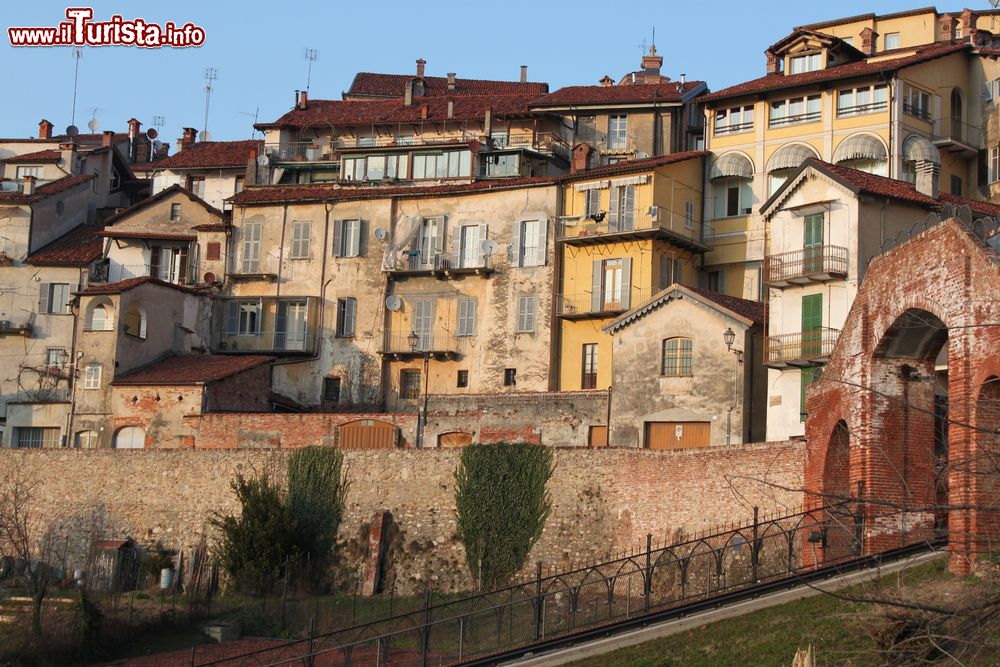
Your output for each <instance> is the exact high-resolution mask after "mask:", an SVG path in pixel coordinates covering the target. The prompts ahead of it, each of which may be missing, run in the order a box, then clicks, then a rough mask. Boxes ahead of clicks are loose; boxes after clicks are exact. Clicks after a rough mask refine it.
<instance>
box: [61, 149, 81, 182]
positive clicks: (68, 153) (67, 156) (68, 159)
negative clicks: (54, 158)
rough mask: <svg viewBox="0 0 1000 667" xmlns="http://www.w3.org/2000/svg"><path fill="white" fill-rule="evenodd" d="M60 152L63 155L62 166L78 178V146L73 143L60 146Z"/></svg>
mask: <svg viewBox="0 0 1000 667" xmlns="http://www.w3.org/2000/svg"><path fill="white" fill-rule="evenodd" d="M59 152H60V153H62V155H61V156H60V164H62V165H63V168H64V169H66V171H68V172H69V173H71V174H73V175H74V176H76V173H77V172H76V144H75V143H73V142H68V143H65V144H59Z"/></svg>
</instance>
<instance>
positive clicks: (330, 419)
mask: <svg viewBox="0 0 1000 667" xmlns="http://www.w3.org/2000/svg"><path fill="white" fill-rule="evenodd" d="M359 420H374V421H381V422H387V423H390V424H394V425H395V426H397V427H398V428H399V430H400V446H402V447H411V446H413V444H414V443H415V442H416V432H417V416H416V415H415V414H403V413H392V414H386V413H373V414H366V413H349V412H336V413H312V412H305V413H292V414H289V413H273V412H266V413H252V412H247V413H210V414H205V415H192V416H190V417H185V419H184V421H185V424H188V425H190V427H191V428H192V429H193V430H194V433H195V435H194V438H195V448H196V449H296V448H299V447H309V446H310V445H329V446H335V445H336V444H337V427H338V426H341V425H342V424H347V423H350V422H354V421H359Z"/></svg>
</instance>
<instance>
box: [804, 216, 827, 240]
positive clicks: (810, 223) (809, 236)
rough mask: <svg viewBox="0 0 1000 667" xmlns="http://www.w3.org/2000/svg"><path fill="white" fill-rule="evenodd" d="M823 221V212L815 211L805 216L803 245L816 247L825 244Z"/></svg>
mask: <svg viewBox="0 0 1000 667" xmlns="http://www.w3.org/2000/svg"><path fill="white" fill-rule="evenodd" d="M823 222H824V215H823V214H822V213H814V214H813V215H807V216H806V217H805V220H804V221H803V225H802V228H803V232H804V234H803V239H802V247H804V248H815V247H817V246H821V245H823Z"/></svg>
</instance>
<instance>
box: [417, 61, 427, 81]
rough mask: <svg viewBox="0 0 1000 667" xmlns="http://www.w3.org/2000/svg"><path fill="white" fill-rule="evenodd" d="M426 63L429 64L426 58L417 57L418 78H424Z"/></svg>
mask: <svg viewBox="0 0 1000 667" xmlns="http://www.w3.org/2000/svg"><path fill="white" fill-rule="evenodd" d="M426 64H427V61H426V60H424V59H423V58H417V78H418V79H422V78H424V65H426Z"/></svg>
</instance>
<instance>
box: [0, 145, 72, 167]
mask: <svg viewBox="0 0 1000 667" xmlns="http://www.w3.org/2000/svg"><path fill="white" fill-rule="evenodd" d="M61 159H62V153H61V152H60V151H57V150H55V149H54V148H49V149H46V150H43V151H35V152H34V153H24V154H23V155H13V156H11V157H9V158H6V159H5V160H3V162H9V163H12V164H13V163H21V162H36V163H37V162H59V161H60V160H61Z"/></svg>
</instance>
